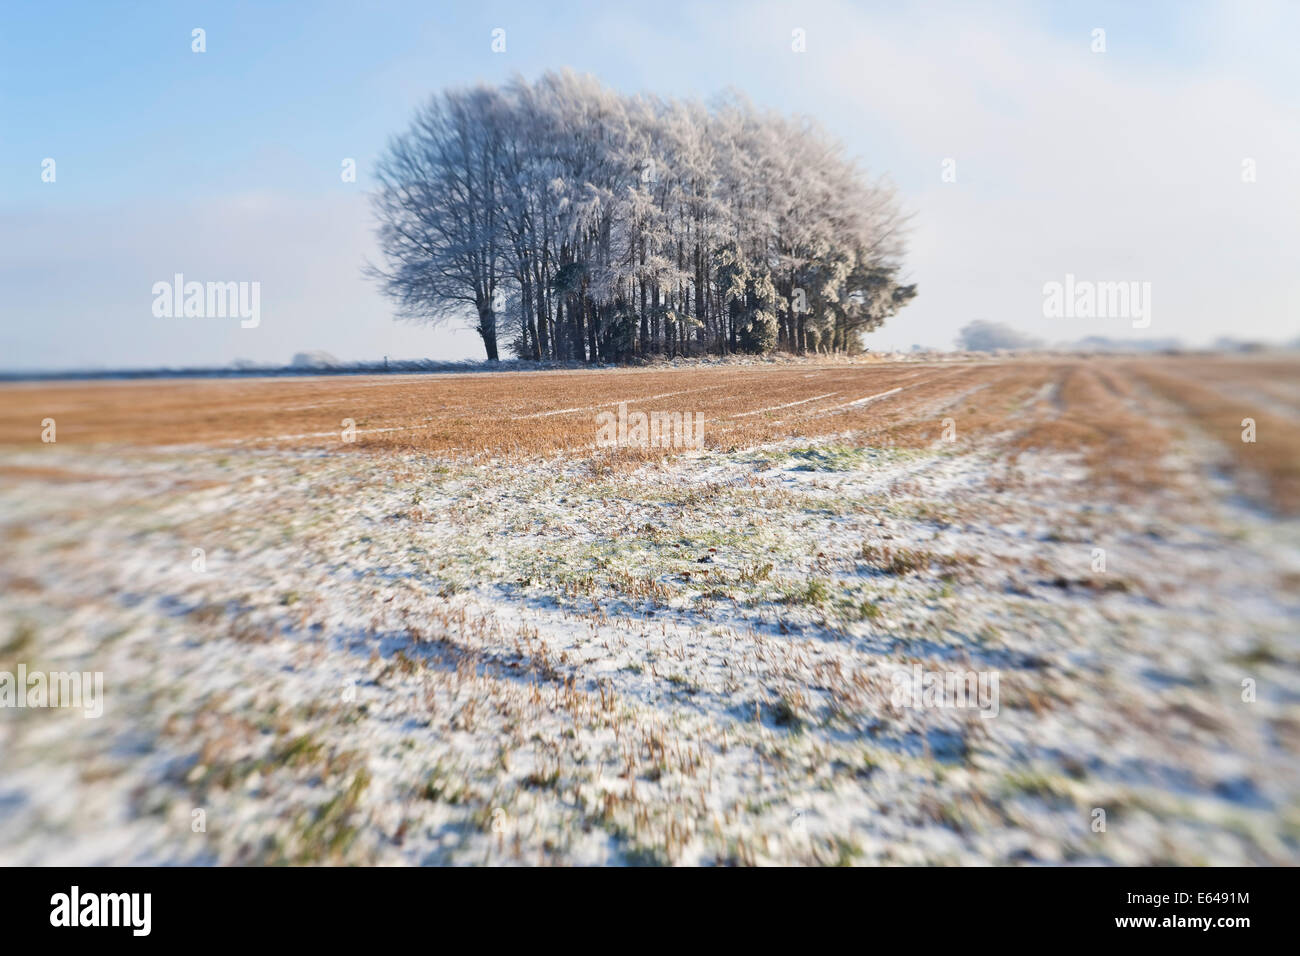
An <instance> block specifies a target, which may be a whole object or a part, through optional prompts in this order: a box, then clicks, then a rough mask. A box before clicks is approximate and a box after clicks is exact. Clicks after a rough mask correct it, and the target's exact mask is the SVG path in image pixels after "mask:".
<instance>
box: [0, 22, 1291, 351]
mask: <svg viewBox="0 0 1300 956" xmlns="http://www.w3.org/2000/svg"><path fill="white" fill-rule="evenodd" d="M196 28H199V29H202V30H203V31H204V40H205V45H206V49H205V51H204V52H201V53H198V52H194V51H193V49H192V45H193V33H192V31H193V30H194V29H196ZM498 28H499V29H503V30H505V41H506V43H505V46H506V49H505V51H504V52H500V53H497V52H493V50H492V33H493V30H495V29H498ZM796 29H798V30H803V31H804V35H805V37H806V43H805V47H806V48H805V50H804V52H796V51H795V50H794V49H793V46H794V43H793V41H792V37H793V31H794V30H796ZM1097 30H1102V31H1104V51H1098V50H1097V49H1096V47H1097V46H1098V34H1097V33H1096V31H1097ZM1298 35H1300V3H1290V2H1281V3H1272V2H1264V0H1260V2H1252V0H1240V2H1234V3H1196V2H1177V3H1174V2H1171V3H1141V4H1132V3H1088V2H1074V3H1068V4H1063V3H1047V2H1042V3H1023V4H1018V3H1015V2H1010V0H1005V2H998V3H989V4H980V3H970V2H967V3H954V4H945V3H940V2H929V3H917V4H908V3H900V2H890V3H866V2H858V3H851V2H844V0H828V2H821V0H812V2H807V0H803V2H735V3H731V2H699V0H696V2H687V3H674V2H671V0H669V2H655V3H636V4H615V3H610V2H603V3H601V2H596V3H565V2H562V0H557V2H546V3H540V2H536V0H534V2H528V3H524V2H519V3H496V2H475V3H472V4H471V3H456V4H452V3H447V2H438V3H430V2H427V0H426V2H422V3H416V2H410V3H405V2H393V3H385V2H382V0H377V2H366V3H356V2H346V3H343V2H339V3H335V2H322V3H312V2H300V3H283V4H280V3H265V2H264V3H240V2H222V3H187V2H169V3H162V2H160V3H148V2H143V3H109V2H103V0H86V2H76V3H60V2H57V0H48V2H31V3H26V2H13V0H7V2H6V4H5V8H4V16H3V18H0V183H3V186H2V188H0V369H6V370H36V369H94V368H142V367H154V366H168V367H212V366H220V365H225V364H228V363H230V362H232V361H235V360H238V359H243V360H250V361H255V362H267V363H277V364H283V363H287V362H288V361H289V360H290V359H291V358H292V356H293V355H294V354H295V353H296V352H300V351H311V350H322V351H325V352H329V353H331V354H332V355H334V356H336V357H338V358H339V359H341V360H344V361H363V360H374V359H380V358H382V357H383V356H385V355H387V356H390V357H391V358H395V359H397V358H402V359H409V358H432V359H438V360H455V359H464V358H482V356H483V350H482V345H481V343H480V341H479V339H478V337H477V335H475V334H474V333H473V332H470V331H468V329H467V328H466V327H465V325H463V324H461V323H452V324H450V325H447V326H443V327H439V328H430V327H428V326H420V325H411V324H408V323H399V322H396V321H395V320H394V318H393V312H394V310H393V308H392V306H391V304H390V303H389V302H388V301H387V300H386V299H384V298H383V297H382V296H381V295H380V294H379V292H378V290H377V288H376V286H375V284H374V282H373V281H372V280H368V279H366V278H365V277H364V276H363V274H362V269H363V267H364V265H365V264H366V262H367V261H371V262H378V253H377V251H376V246H375V243H374V236H373V229H374V223H373V220H372V216H371V213H370V210H369V205H368V202H367V199H366V193H367V190H368V189H370V188H372V185H373V183H372V181H371V180H370V178H369V176H368V170H370V169H372V168H373V164H374V162H375V160H376V158H377V157H378V156H379V155H380V153H381V152H382V150H383V149H384V146H385V144H386V142H387V140H388V138H389V137H390V136H392V135H394V134H396V133H399V132H401V131H402V130H404V129H405V127H406V126H407V125H408V124H409V122H410V119H411V116H412V114H413V112H414V110H415V109H416V107H417V106H418V105H419V104H420V103H422V102H423V101H424V100H425V99H426V98H427V97H428V96H429V95H430V94H432V93H434V92H436V91H438V90H440V89H443V88H445V87H448V86H463V85H468V84H473V83H476V82H479V81H486V82H500V81H503V80H505V79H507V78H508V77H509V76H511V75H512V74H514V73H520V74H522V75H523V76H525V77H527V78H533V77H536V76H537V75H539V74H540V73H542V72H543V71H545V70H548V69H559V68H563V67H568V68H571V69H574V70H576V71H579V72H586V73H592V74H594V75H595V76H596V77H598V78H599V79H600V80H601V81H603V82H604V83H606V84H608V85H610V86H612V87H614V88H615V89H618V90H620V91H622V92H626V93H635V92H638V91H647V92H652V93H657V94H660V95H677V96H688V97H699V98H708V97H710V96H712V95H713V94H715V93H718V92H720V91H722V90H725V89H726V88H728V87H735V88H737V89H739V90H741V91H743V92H744V93H746V94H747V95H748V96H749V97H750V98H751V99H753V100H754V102H755V103H756V104H758V105H759V106H762V107H772V108H775V109H779V110H782V111H784V112H787V113H803V114H808V115H811V116H813V117H815V118H816V119H817V120H818V121H819V122H820V123H821V124H822V125H823V126H824V127H825V128H826V129H827V130H828V131H829V132H830V133H832V134H833V135H834V136H836V137H838V138H839V139H840V140H842V141H843V142H844V143H845V145H846V146H847V148H848V151H849V152H850V153H851V154H852V155H854V156H856V157H857V158H858V160H859V161H860V163H861V164H862V166H863V168H864V169H866V170H868V171H869V172H870V173H871V174H872V175H873V176H883V177H887V178H888V179H889V180H890V181H892V182H893V183H894V184H895V186H896V187H897V189H898V191H899V194H900V197H901V199H902V203H903V206H904V208H905V209H906V210H907V211H908V212H909V213H910V215H911V221H910V227H909V228H910V234H909V252H908V255H907V258H906V260H905V271H904V275H905V277H906V278H907V280H908V281H914V282H916V283H917V284H918V287H919V295H918V297H917V298H916V300H914V302H913V303H912V304H911V305H910V306H908V307H907V308H906V309H905V310H904V311H903V312H901V313H900V314H899V315H897V316H895V317H893V318H892V319H891V320H889V321H888V322H887V323H886V325H885V326H884V328H883V329H881V330H879V331H878V332H876V333H873V334H872V335H870V336H868V338H867V342H866V344H867V345H869V346H870V347H871V348H873V349H875V350H885V349H896V348H909V347H910V346H912V345H914V344H920V345H925V346H937V347H944V348H946V347H951V346H952V345H953V342H954V340H955V338H956V336H957V333H958V331H959V330H960V329H961V328H962V327H963V326H965V325H966V324H967V323H969V322H972V321H974V320H977V319H983V320H989V321H994V322H1003V323H1006V324H1008V325H1011V326H1014V327H1016V328H1018V329H1021V330H1023V331H1025V332H1027V333H1030V334H1032V335H1035V336H1037V337H1039V338H1041V339H1044V340H1046V341H1048V342H1059V341H1069V340H1075V339H1078V338H1081V337H1084V336H1090V335H1102V336H1108V337H1112V338H1132V337H1154V338H1178V339H1181V340H1183V341H1184V342H1187V343H1188V344H1197V345H1199V344H1206V343H1209V342H1211V341H1213V340H1214V339H1215V338H1217V337H1219V336H1232V337H1237V338H1251V339H1261V340H1271V341H1280V340H1293V339H1295V338H1296V337H1297V336H1300V268H1298V266H1300V65H1298V64H1297V61H1298V60H1300V57H1297V56H1296V53H1295V48H1294V46H1295V37H1296V36H1298ZM345 159H353V160H355V162H356V171H357V175H356V181H355V182H346V181H344V180H343V177H342V176H341V175H340V173H341V169H342V164H343V162H344V160H345ZM47 160H53V173H54V175H53V181H46V180H47V179H49V178H50V177H49V175H48V169H49V164H48V163H47V162H46V161H47ZM949 160H950V161H951V162H947V161H949ZM1247 170H1249V172H1246V171H1247ZM945 171H946V172H947V174H948V175H947V176H946V177H945ZM954 174H955V175H954ZM177 273H181V274H183V275H184V276H185V277H186V279H187V281H189V280H198V281H220V282H228V281H236V282H240V281H246V282H254V281H256V282H258V283H260V292H261V302H260V322H259V323H258V324H257V326H256V327H255V328H244V327H242V325H241V322H240V321H239V320H238V319H237V318H189V319H185V318H175V317H165V316H164V317H159V316H155V315H154V310H153V304H154V298H155V297H154V294H153V291H152V290H153V286H154V284H155V283H157V282H159V281H170V280H171V279H172V277H173V276H174V275H175V274H177ZM1067 275H1069V276H1073V277H1074V280H1075V281H1076V282H1078V281H1083V282H1112V281H1123V282H1136V283H1149V286H1145V288H1148V289H1149V295H1150V314H1149V316H1148V317H1147V318H1148V319H1149V322H1147V324H1145V327H1143V328H1135V327H1134V325H1135V324H1141V323H1138V320H1135V319H1130V317H1128V316H1120V317H1091V316H1087V315H1082V316H1080V315H1072V316H1068V317H1063V316H1059V315H1048V314H1045V313H1046V311H1047V310H1045V308H1044V299H1045V294H1044V286H1045V284H1047V283H1051V282H1064V280H1065V278H1066V276H1067Z"/></svg>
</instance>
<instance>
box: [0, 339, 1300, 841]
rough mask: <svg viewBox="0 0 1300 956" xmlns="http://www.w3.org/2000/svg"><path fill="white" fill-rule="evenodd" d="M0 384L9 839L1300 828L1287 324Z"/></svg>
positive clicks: (1293, 831) (981, 834)
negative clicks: (1242, 352)
mask: <svg viewBox="0 0 1300 956" xmlns="http://www.w3.org/2000/svg"><path fill="white" fill-rule="evenodd" d="M0 395H3V398H4V401H3V403H2V407H0V537H2V538H3V549H2V551H0V672H2V671H10V672H13V671H15V669H16V668H17V667H18V665H20V664H22V665H24V666H25V667H26V669H27V670H28V671H29V672H30V671H37V670H39V671H43V672H50V673H53V672H71V671H78V672H102V674H103V687H104V694H103V698H104V700H103V715H102V716H101V717H98V718H87V717H85V716H83V714H82V712H81V711H78V710H74V709H66V708H64V709H56V708H38V707H27V708H22V709H17V708H15V709H4V710H3V711H0V863H90V864H99V863H367V862H374V863H398V864H431V863H458V864H461V863H463V864H467V863H484V862H486V863H527V864H561V865H564V864H603V863H619V864H646V863H648V864H697V863H722V864H770V863H782V864H791V863H817V864H832V863H905V864H919V863H928V864H969V863H997V864H1002V863H1067V862H1068V863H1103V864H1156V863H1178V864H1294V863H1298V862H1300V629H1298V628H1297V624H1298V623H1300V360H1297V359H1296V358H1295V357H1294V356H1286V355H1281V356H1279V355H1261V356H1251V357H1241V358H1228V357H1212V356H1204V357H1194V356H1179V357H1167V358H1150V359H1137V358H1127V357H1113V358H1047V357H1045V358H1034V359H1029V358H1024V359H992V358H991V359H989V360H987V361H951V362H907V363H901V362H900V363H889V362H883V361H868V360H859V361H839V362H821V363H819V362H812V361H810V362H786V363H770V364H767V363H756V364H749V365H745V364H734V365H725V364H723V365H717V366H704V367H692V368H669V369H647V370H591V371H555V372H526V373H525V372H511V373H498V374H447V375H424V376H416V375H412V376H373V377H371V376H339V377H320V378H303V379H291V380H285V379H231V380H174V381H161V382H159V381H150V382H113V383H41V384H19V385H10V386H3V387H0ZM620 404H625V405H626V406H627V408H628V410H629V411H632V412H635V411H640V412H656V411H662V412H683V413H685V412H690V413H698V414H699V415H700V417H701V418H702V420H703V422H704V425H703V446H702V447H700V448H668V449H662V448H642V447H630V448H629V447H619V448H607V447H598V442H597V434H598V421H597V416H598V415H600V414H601V413H603V412H613V411H616V410H617V408H618V406H619V405H620ZM47 419H53V421H54V427H55V428H56V433H55V435H56V440H55V441H53V442H47V441H42V432H43V430H45V429H46V426H45V425H44V424H43V422H44V421H45V420H47ZM1247 419H1248V420H1249V423H1247V422H1246V420H1247ZM1245 438H1248V439H1253V440H1243V439H1245ZM930 677H937V678H938V679H939V680H940V683H941V684H942V683H943V682H944V681H945V680H946V681H948V683H947V684H946V685H945V686H946V687H947V688H948V689H947V690H946V691H941V692H940V693H939V694H938V696H933V695H931V696H928V697H927V696H924V695H921V696H917V695H913V696H912V697H908V696H907V694H906V693H903V689H906V688H916V687H919V686H920V685H921V683H922V682H923V681H924V680H925V679H928V678H930ZM966 680H969V684H966V685H962V684H961V682H962V681H966ZM957 686H967V687H969V688H972V689H974V690H973V692H972V694H971V695H969V697H968V699H966V700H965V701H962V700H961V699H959V698H958V699H953V694H952V692H953V689H954V688H955V687H957ZM990 692H991V693H990ZM900 693H902V696H901V697H900ZM974 698H979V699H978V701H977V700H975V699H974Z"/></svg>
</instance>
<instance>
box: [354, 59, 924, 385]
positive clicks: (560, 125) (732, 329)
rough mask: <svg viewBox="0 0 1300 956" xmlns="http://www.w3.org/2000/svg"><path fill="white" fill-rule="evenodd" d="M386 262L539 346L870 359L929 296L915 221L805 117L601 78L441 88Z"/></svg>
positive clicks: (488, 345)
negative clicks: (866, 355)
mask: <svg viewBox="0 0 1300 956" xmlns="http://www.w3.org/2000/svg"><path fill="white" fill-rule="evenodd" d="M376 177H377V180H378V184H379V185H378V189H377V191H376V192H375V194H374V196H373V199H372V201H373V206H374V211H375V214H376V217H377V219H378V223H379V226H378V239H379V245H380V249H381V251H382V254H383V257H384V260H385V265H384V266H383V267H374V268H372V269H371V270H370V273H371V274H372V275H373V276H374V277H375V278H377V279H378V280H379V282H380V284H381V288H382V289H383V291H384V292H385V293H386V294H388V295H389V296H391V297H392V298H393V299H394V300H395V301H396V303H397V305H398V307H399V315H400V316H401V317H403V318H405V319H409V320H413V321H421V322H441V321H444V320H446V319H448V318H451V317H455V316H465V315H470V316H473V317H474V320H475V323H476V325H475V328H476V330H477V331H478V333H479V335H480V336H482V339H483V345H484V348H485V350H486V352H487V357H488V358H489V359H492V360H495V359H496V358H497V357H498V353H499V344H498V343H499V341H500V342H501V343H502V344H504V346H505V347H506V348H508V349H509V350H510V351H511V352H513V353H514V354H515V355H518V356H520V357H522V358H531V359H558V360H569V361H575V360H576V361H587V362H598V361H602V362H607V361H628V360H632V359H634V358H636V357H638V356H650V355H668V356H676V355H695V354H701V353H716V354H728V353H736V352H748V353H764V352H770V351H773V350H776V349H781V350H785V351H790V352H797V353H805V352H810V351H813V352H829V351H846V352H852V351H856V350H858V349H860V348H861V347H862V346H861V335H862V333H863V332H867V331H870V330H872V329H875V328H877V327H879V326H880V325H881V323H883V322H884V321H885V319H886V318H888V317H889V316H891V315H893V314H894V313H895V312H897V311H898V310H899V309H900V308H901V307H902V306H904V305H905V304H906V303H907V302H908V301H909V300H910V299H911V298H912V297H913V296H914V295H915V294H916V286H915V285H904V284H901V283H900V281H899V274H900V270H901V263H902V256H903V252H904V235H903V226H904V224H905V217H904V216H903V215H902V213H901V211H900V209H899V206H898V202H897V199H896V197H895V194H894V192H893V190H892V189H891V188H890V187H889V185H888V184H887V183H884V182H881V181H872V180H870V179H868V178H867V177H866V176H865V175H864V174H863V173H862V172H861V171H860V170H859V169H858V167H857V166H856V164H855V163H854V162H852V161H851V160H850V159H848V158H847V157H846V156H845V155H844V151H843V148H842V147H841V146H840V144H838V143H837V142H835V141H834V140H833V139H831V138H830V137H829V136H828V135H827V134H826V133H825V132H824V131H822V130H821V129H819V128H818V127H817V126H816V125H814V124H813V123H812V122H811V121H809V120H806V119H791V118H787V117H784V116H781V115H779V114H775V113H772V112H761V111H759V110H757V109H756V108H755V107H754V106H753V105H752V104H751V103H750V102H749V101H748V100H747V99H745V98H744V97H743V96H741V95H739V94H736V93H730V94H728V95H726V96H723V97H719V98H718V99H717V100H716V101H715V102H713V103H712V104H710V105H709V106H705V105H703V104H700V103H697V102H693V101H682V100H671V99H669V100H665V99H659V98H656V97H652V96H644V95H642V96H623V95H619V94H617V93H615V92H614V91H612V90H610V89H607V88H606V87H604V86H602V85H601V84H600V83H599V82H598V81H597V80H595V79H594V78H592V77H590V76H580V75H577V74H574V73H572V72H568V71H564V72H559V73H547V74H545V75H543V76H542V77H540V78H539V79H538V80H537V81H536V82H534V83H529V82H526V81H525V80H523V79H522V78H519V77H516V78H515V79H513V80H512V81H511V82H509V83H508V84H506V85H505V86H504V87H491V86H477V87H473V88H469V89H456V90H447V91H444V92H442V93H440V94H437V95H435V96H434V97H433V98H432V99H430V100H429V102H428V103H427V104H426V105H425V106H424V107H422V108H421V109H420V110H419V111H418V113H417V114H416V116H415V119H414V121H413V123H412V124H411V127H410V128H409V129H408V130H407V131H406V132H404V133H402V134H401V135H399V136H397V137H395V138H394V139H393V140H392V141H391V142H390V143H389V145H388V148H387V150H386V151H385V153H384V155H383V157H382V159H381V160H380V163H379V166H378V168H377V172H376Z"/></svg>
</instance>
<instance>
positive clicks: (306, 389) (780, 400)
mask: <svg viewBox="0 0 1300 956" xmlns="http://www.w3.org/2000/svg"><path fill="white" fill-rule="evenodd" d="M1298 372H1300V366H1298V365H1297V363H1296V362H1294V361H1293V360H1282V359H1276V358H1270V359H1267V360H1262V359H1260V360H1249V359H1226V358H1224V359H1205V358H1187V359H1152V360H1141V361H1137V360H1131V359H1103V358H1097V359H1090V360H1077V359H1076V360H1066V359H1061V360H1045V359H1022V360H1013V361H989V362H963V363H955V362H954V363H942V364H911V363H909V364H887V363H879V362H876V363H862V364H836V365H827V364H816V363H809V364H806V365H793V366H791V365H786V366H780V367H771V368H768V367H762V366H758V367H755V366H747V367H741V366H737V367H729V368H728V367H724V368H696V369H677V370H669V371H663V370H651V371H642V370H614V371H611V370H591V371H577V372H572V371H564V372H537V373H498V374H488V373H484V374H468V375H403V376H389V377H384V376H355V377H352V376H347V377H332V378H307V379H238V380H178V381H166V382H147V383H138V382H129V383H121V382H117V383H93V384H54V385H19V386H8V387H5V388H3V389H0V394H3V395H4V399H5V400H4V403H3V409H2V410H0V445H16V446H22V445H35V444H38V443H39V440H40V431H41V424H40V423H41V421H42V419H44V418H54V419H55V420H56V422H57V423H58V424H57V427H58V440H59V443H60V444H64V445H66V444H72V445H76V444H82V443H117V444H130V445H141V446H158V445H163V446H166V445H190V444H199V445H207V446H213V445H218V446H219V445H230V446H232V447H234V446H240V445H246V446H252V447H277V448H284V447H301V448H321V449H331V450H342V451H352V452H370V453H374V452H380V453H383V452H390V451H419V452H427V453H434V454H440V455H454V456H473V455H477V454H480V453H486V454H490V455H493V456H505V457H529V456H536V455H552V454H569V455H573V454H581V455H586V456H590V458H591V468H592V472H593V474H594V475H597V476H599V475H609V474H618V473H623V472H626V471H627V470H628V469H630V468H633V467H636V466H637V465H638V464H640V463H642V462H643V461H644V460H646V459H647V458H656V457H661V456H662V455H664V454H668V453H669V452H665V451H661V450H658V449H650V450H647V451H641V450H638V449H631V450H628V449H619V450H615V451H609V450H599V449H596V448H595V441H596V432H597V423H596V416H597V415H598V414H600V413H601V412H608V411H614V410H615V409H616V408H617V405H618V404H619V403H620V402H626V403H627V404H628V406H629V409H630V410H632V411H644V412H655V411H661V412H695V413H698V414H700V415H701V416H702V418H703V420H704V423H705V424H704V437H705V445H706V446H707V447H710V448H718V449H722V450H726V451H732V450H740V449H745V448H750V447H753V446H755V445H760V444H763V443H766V442H771V441H775V440H779V439H783V438H789V437H810V438H812V437H816V436H821V435H828V434H838V433H845V432H853V433H855V435H856V436H857V443H858V444H860V445H884V446H895V447H928V446H932V445H939V446H940V447H942V440H943V438H944V429H945V425H950V431H952V432H955V438H956V442H957V443H959V444H961V445H964V446H968V445H970V444H971V443H979V442H984V441H986V440H988V439H990V438H992V437H994V436H997V437H999V438H1001V437H1007V436H1011V437H1012V439H1013V440H1012V443H1011V448H1012V451H1013V454H1014V453H1016V452H1020V451H1026V450H1035V449H1046V450H1053V451H1060V450H1067V451H1077V452H1079V453H1081V455H1082V456H1083V459H1084V461H1085V463H1086V464H1087V466H1088V467H1089V468H1090V469H1091V470H1092V471H1093V473H1094V474H1095V475H1096V476H1097V478H1098V479H1099V480H1101V481H1104V482H1106V483H1108V484H1112V485H1116V486H1119V487H1120V488H1127V489H1129V490H1140V491H1151V490H1156V489H1158V488H1160V487H1161V486H1162V483H1163V481H1164V475H1163V470H1162V457H1163V456H1164V454H1165V452H1166V451H1167V450H1168V448H1169V447H1170V443H1171V441H1172V440H1174V439H1175V438H1176V437H1177V436H1176V435H1174V434H1171V432H1170V431H1169V422H1170V419H1171V417H1172V418H1173V420H1174V421H1175V422H1182V423H1184V424H1193V425H1195V426H1196V427H1197V428H1198V429H1199V430H1200V431H1201V432H1203V433H1204V434H1207V435H1208V436H1210V437H1212V438H1214V439H1216V440H1218V441H1220V442H1221V443H1223V444H1224V445H1225V446H1228V447H1231V448H1232V452H1233V458H1234V460H1235V461H1236V463H1237V465H1238V466H1239V468H1240V470H1241V473H1242V474H1243V475H1245V476H1247V477H1249V476H1252V475H1253V476H1256V479H1257V484H1258V485H1259V490H1258V495H1257V496H1258V497H1261V498H1266V499H1267V500H1268V501H1269V502H1270V503H1271V504H1272V505H1273V506H1274V507H1276V508H1278V509H1279V510H1282V511H1288V512H1295V511H1296V510H1297V508H1300V432H1298V431H1297V427H1296V418H1297V417H1300V412H1297V410H1296V409H1297V407H1298V406H1300V395H1297V392H1296V388H1295V382H1296V381H1297V380H1298V379H1300V375H1297V373H1298ZM1252 399H1254V401H1252ZM1169 403H1172V404H1173V405H1175V406H1176V410H1175V411H1176V414H1174V415H1173V416H1170V415H1169V414H1167V412H1168V408H1167V405H1168V404H1169ZM1246 417H1250V418H1254V419H1255V420H1256V422H1257V423H1258V429H1259V440H1258V441H1257V442H1256V443H1255V444H1250V445H1247V444H1243V443H1242V442H1241V441H1240V432H1241V424H1240V423H1241V420H1242V419H1243V418H1246ZM345 419H348V420H351V421H352V422H354V423H355V428H356V434H355V441H353V442H351V443H348V442H345V441H344V440H343V427H344V425H343V423H344V420H345ZM949 420H950V421H949ZM52 477H53V476H52ZM59 477H60V478H61V479H62V480H67V479H68V476H66V475H63V476H59ZM1245 484H1247V485H1249V484H1250V482H1249V481H1247V482H1245Z"/></svg>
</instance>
